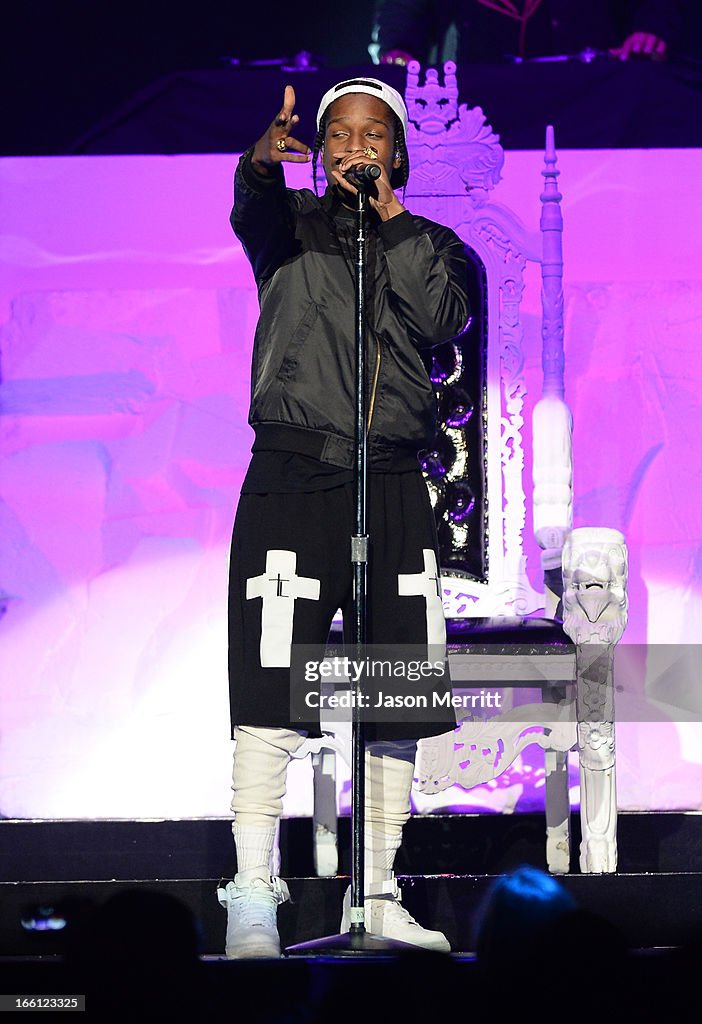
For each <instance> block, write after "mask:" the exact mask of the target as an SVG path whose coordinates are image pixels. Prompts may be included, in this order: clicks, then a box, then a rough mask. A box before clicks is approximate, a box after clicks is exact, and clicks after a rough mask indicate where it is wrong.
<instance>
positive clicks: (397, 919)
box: [383, 899, 421, 928]
mask: <svg viewBox="0 0 702 1024" xmlns="http://www.w3.org/2000/svg"><path fill="white" fill-rule="evenodd" d="M383 903H384V904H385V910H384V916H385V918H386V920H387V921H388V923H390V922H393V923H395V924H403V925H414V927H415V928H420V927H421V925H420V924H419V922H417V921H415V919H414V918H413V917H412V915H411V914H410V912H409V910H407V908H406V907H403V906H402V904H401V903H400V901H399V900H397V899H384V900H383Z"/></svg>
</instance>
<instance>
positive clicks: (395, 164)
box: [392, 149, 402, 170]
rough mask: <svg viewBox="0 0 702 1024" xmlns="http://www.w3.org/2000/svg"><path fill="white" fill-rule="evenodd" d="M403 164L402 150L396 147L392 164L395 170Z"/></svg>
mask: <svg viewBox="0 0 702 1024" xmlns="http://www.w3.org/2000/svg"><path fill="white" fill-rule="evenodd" d="M401 165H402V158H401V157H400V151H399V149H396V150H395V155H394V157H393V159H392V166H393V167H394V168H395V170H397V168H398V167H400V166H401Z"/></svg>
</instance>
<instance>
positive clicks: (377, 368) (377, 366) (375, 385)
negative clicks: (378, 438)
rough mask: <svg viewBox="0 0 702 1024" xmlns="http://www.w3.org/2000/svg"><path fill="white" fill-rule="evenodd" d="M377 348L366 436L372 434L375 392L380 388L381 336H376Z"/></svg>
mask: <svg viewBox="0 0 702 1024" xmlns="http://www.w3.org/2000/svg"><path fill="white" fill-rule="evenodd" d="M376 345H377V348H376V350H375V370H374V372H373V385H372V387H371V393H370V400H369V403H368V421H367V423H366V437H368V435H369V434H370V429H371V423H372V422H373V409H374V408H375V393H376V391H377V389H378V377H379V376H380V338H376Z"/></svg>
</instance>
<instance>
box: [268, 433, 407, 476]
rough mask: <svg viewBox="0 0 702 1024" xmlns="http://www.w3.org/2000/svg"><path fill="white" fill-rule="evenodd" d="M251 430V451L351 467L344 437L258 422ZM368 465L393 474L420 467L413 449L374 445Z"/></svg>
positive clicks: (348, 444) (350, 446) (348, 443)
mask: <svg viewBox="0 0 702 1024" xmlns="http://www.w3.org/2000/svg"><path fill="white" fill-rule="evenodd" d="M253 429H254V430H255V432H256V440H255V441H254V443H253V447H252V448H251V451H252V452H261V451H281V452H297V454H298V455H308V456H310V457H311V458H313V459H318V460H319V461H320V462H326V463H328V464H329V465H331V466H339V467H340V468H341V469H351V468H352V467H353V464H354V445H353V442H352V441H350V440H349V439H348V438H346V437H339V436H338V435H337V434H328V433H325V432H324V431H320V430H307V429H306V428H305V427H295V426H292V425H289V424H284V423H258V424H254V425H253ZM368 464H369V466H371V467H372V468H373V469H374V470H387V471H388V472H396V473H397V472H402V471H404V470H411V469H417V468H418V465H419V464H418V461H417V453H416V451H414V450H413V449H407V448H380V447H378V446H376V445H369V448H368Z"/></svg>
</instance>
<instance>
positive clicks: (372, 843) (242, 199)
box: [218, 79, 469, 958]
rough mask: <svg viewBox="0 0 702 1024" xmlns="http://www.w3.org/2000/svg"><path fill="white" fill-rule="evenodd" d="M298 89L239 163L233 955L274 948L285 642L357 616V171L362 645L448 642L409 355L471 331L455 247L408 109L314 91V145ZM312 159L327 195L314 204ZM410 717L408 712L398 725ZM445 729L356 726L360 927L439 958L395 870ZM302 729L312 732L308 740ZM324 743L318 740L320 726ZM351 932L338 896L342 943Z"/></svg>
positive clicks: (439, 945) (320, 637)
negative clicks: (421, 760)
mask: <svg viewBox="0 0 702 1024" xmlns="http://www.w3.org/2000/svg"><path fill="white" fill-rule="evenodd" d="M294 107H295V94H294V91H293V89H292V87H291V86H287V87H286V89H285V96H284V101H283V106H282V109H281V110H280V113H279V114H278V115H277V117H276V118H275V119H274V120H273V122H272V123H271V125H270V127H269V128H268V130H267V131H266V132H265V134H264V135H262V136H261V138H260V139H259V140H258V142H257V143H256V144H255V145H254V146H253V147H252V148H251V149H249V150H248V151H247V152H246V153H245V154H244V155H243V156H242V158H241V160H240V162H239V165H238V168H237V172H236V178H235V203H234V209H233V212H232V218H231V220H232V225H233V228H234V231H235V233H236V235H237V237H238V238H239V239H240V240H241V243H242V245H243V247H244V250H245V252H246V254H247V256H248V258H249V260H250V262H251V265H252V268H253V272H254V275H255V278H256V283H257V285H258V293H259V302H260V308H261V313H260V318H259V322H258V327H257V330H256V336H255V340H254V351H253V367H252V388H251V396H252V397H251V408H250V415H249V422H250V423H251V425H252V426H253V428H254V431H255V434H256V438H255V442H254V445H253V449H252V452H253V457H252V460H251V463H250V466H249V469H248V472H247V475H246V478H245V480H244V484H243V487H242V494H241V499H240V502H239V507H238V510H237V515H236V521H235V525H234V534H233V539H232V548H231V561H230V581H229V588H230V589H229V628H230V644H229V647H230V649H229V676H230V704H231V717H232V728H233V736H234V739H235V740H236V744H235V752H234V770H233V785H232V789H233V792H234V796H233V800H232V811H233V812H234V824H233V832H234V841H235V845H236V855H237V867H238V872H237V874H236V876H235V878H234V880H233V881H232V882H229V883H228V884H227V885H226V887H224V888H221V889H220V890H219V893H218V894H219V899H220V902H221V903H222V905H223V906H225V907H226V908H227V912H228V925H227V940H226V953H227V956H228V957H231V958H237V957H263V956H278V955H279V954H280V939H279V936H278V931H277V927H276V912H277V908H278V905H279V904H280V903H282V902H284V901H285V900H286V899H287V898H288V897H289V894H288V891H287V887H286V885H285V882H283V881H282V880H281V879H279V878H276V877H271V866H270V863H271V855H272V852H273V847H274V843H275V839H276V825H277V821H278V818H279V816H280V814H281V810H282V798H283V795H284V793H285V780H286V771H287V766H288V763H289V760H290V757H291V755H292V754H293V753H294V752H295V751H296V750H297V749H298V748H299V746H300V744H301V743H302V742H303V741H304V737H305V735H306V734H305V733H304V732H301V731H300V730H299V727H298V729H296V728H295V723H291V720H290V719H291V713H290V660H291V645H293V644H318V645H319V644H324V643H325V641H326V639H327V636H328V633H329V629H330V626H331V622H332V619H333V617H334V615H335V613H336V611H337V609H342V611H343V612H344V613H345V621H346V623H347V624H348V626H350V625H351V622H352V621H353V620H352V618H349V615H350V614H351V613H352V611H353V593H352V589H353V588H352V582H353V568H352V561H351V539H350V538H351V536H352V535H353V534H354V533H355V506H354V489H353V465H354V444H353V439H354V424H355V410H356V401H355V378H354V374H355V347H356V342H355V337H356V335H355V332H356V322H355V310H356V306H355V248H354V246H355V233H356V229H355V225H356V219H357V214H356V203H357V190H356V188H355V186H354V184H353V178H352V175H353V173H354V170H353V169H354V168H360V167H363V166H365V165H367V164H371V163H372V164H374V165H375V166H377V167H379V168H380V176H379V177H378V178H377V180H376V181H375V185H374V187H373V189H372V194H371V196H370V198H369V201H368V205H369V207H370V209H369V211H368V217H367V219H368V221H369V224H368V237H367V243H366V262H367V272H366V280H365V282H364V287H365V295H366V315H367V335H368V358H367V368H368V381H367V389H368V394H367V399H368V402H367V410H368V413H367V426H366V431H367V450H368V468H369V473H368V491H367V499H368V526H369V529H368V533H369V537H370V555H369V563H368V641H369V642H371V643H375V644H379V643H382V644H384V645H385V644H420V645H422V644H439V645H440V644H444V643H445V629H444V617H443V608H442V602H441V592H440V586H439V574H438V566H437V554H436V534H435V527H434V519H433V513H432V510H431V505H430V502H429V497H428V492H427V488H426V485H425V483H424V480H423V478H422V475H421V472H420V469H419V463H418V461H417V453H418V451H420V450H421V449H422V448H425V447H426V446H427V445H428V444H429V443H430V442H431V440H432V438H433V436H434V432H435V409H434V395H433V390H432V385H431V382H430V380H429V378H428V376H427V373H426V370H425V367H424V364H423V362H422V359H421V357H420V355H419V352H418V350H419V349H421V348H426V347H431V346H434V345H437V344H440V343H442V342H445V341H447V340H449V339H451V338H453V337H455V336H456V335H458V334H459V333H461V332H462V331H463V330H464V329H465V328H466V326H467V322H468V318H469V309H468V299H467V277H468V273H469V269H468V263H467V261H466V257H465V253H464V247H463V244H462V243H461V241H460V239H459V238H458V237H457V236H456V235H455V234H454V232H453V231H451V230H449V229H448V228H446V227H442V226H440V225H438V224H435V223H433V222H431V221H428V220H426V219H424V218H423V217H419V216H413V215H412V214H411V213H410V212H409V211H407V210H406V209H405V207H404V206H403V204H402V203H401V201H400V199H399V198H398V197H397V195H396V194H395V191H394V188H398V187H401V186H403V185H404V184H405V183H406V181H407V177H408V173H409V161H408V156H407V147H406V143H405V133H406V129H407V110H406V108H405V104H404V101H403V99H402V97H401V96H400V94H399V93H398V92H396V91H395V90H394V89H392V88H390V87H389V86H387V85H385V84H384V83H383V82H379V81H376V80H374V79H353V80H350V81H345V82H341V83H339V84H338V85H337V86H335V87H334V88H332V89H330V90H329V91H328V92H327V93H326V94H325V95H324V97H323V98H322V101H321V104H320V107H319V112H318V117H317V129H318V131H317V136H316V139H315V143H314V148H313V152H310V150H309V148H308V147H307V146H306V145H305V144H304V143H302V142H300V141H298V140H297V139H296V138H295V136H294V134H293V132H294V130H295V126H296V124H297V121H298V116H297V115H296V114H294V113H293V111H294ZM320 154H321V156H322V162H323V166H324V172H325V175H326V178H327V183H328V188H327V190H326V191H325V193H324V195H323V196H322V197H321V198H320V197H318V196H317V194H316V187H317V174H316V172H317V160H318V157H319V155H320ZM310 159H311V160H312V163H313V172H314V183H315V192H312V191H311V190H309V189H301V190H299V191H294V190H290V189H286V187H285V180H284V177H283V166H282V165H283V164H284V163H290V162H295V163H301V162H307V161H309V160H310ZM398 717H402V716H398ZM454 725H455V720H453V719H451V720H449V719H448V716H447V718H446V720H445V721H443V722H437V721H435V720H434V721H432V722H431V723H420V724H419V725H418V724H417V722H416V721H415V722H408V721H404V722H402V721H396V722H392V723H389V724H387V723H386V724H382V725H381V724H379V723H376V724H375V725H374V724H373V723H369V724H368V725H367V726H366V734H365V736H366V741H367V758H366V779H367V781H366V801H365V808H366V816H365V883H366V888H365V895H366V897H368V898H366V899H365V928H366V931H368V932H372V933H373V934H376V935H382V936H385V937H387V938H391V939H396V940H400V941H404V942H408V943H413V944H415V945H417V946H423V947H426V948H430V949H436V950H445V951H448V949H449V944H448V942H447V940H446V938H445V936H444V935H442V934H441V932H436V931H429V930H427V929H425V928H422V927H421V926H420V925H419V924H418V923H417V922H416V921H415V920H414V919H413V918H412V917H411V916H410V914H409V913H408V912H407V911H406V910H405V908H404V907H403V906H402V903H401V901H400V893H399V889H398V887H397V884H396V881H395V878H394V875H393V870H392V869H393V862H394V858H395V854H396V852H397V850H398V848H399V846H400V842H401V837H402V827H403V825H404V822H405V821H406V820H407V818H408V817H409V813H410V787H411V783H412V776H413V768H414V758H415V751H416V741H417V739H418V738H419V737H420V736H427V735H433V734H437V733H441V732H447V731H449V730H450V729H451V728H453V727H454ZM309 731H310V732H312V733H314V728H312V729H310V730H309ZM316 735H320V733H319V730H318V728H317V731H316ZM348 929H349V912H348V893H347V900H346V901H345V906H344V916H343V918H342V923H341V930H342V931H347V930H348Z"/></svg>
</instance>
